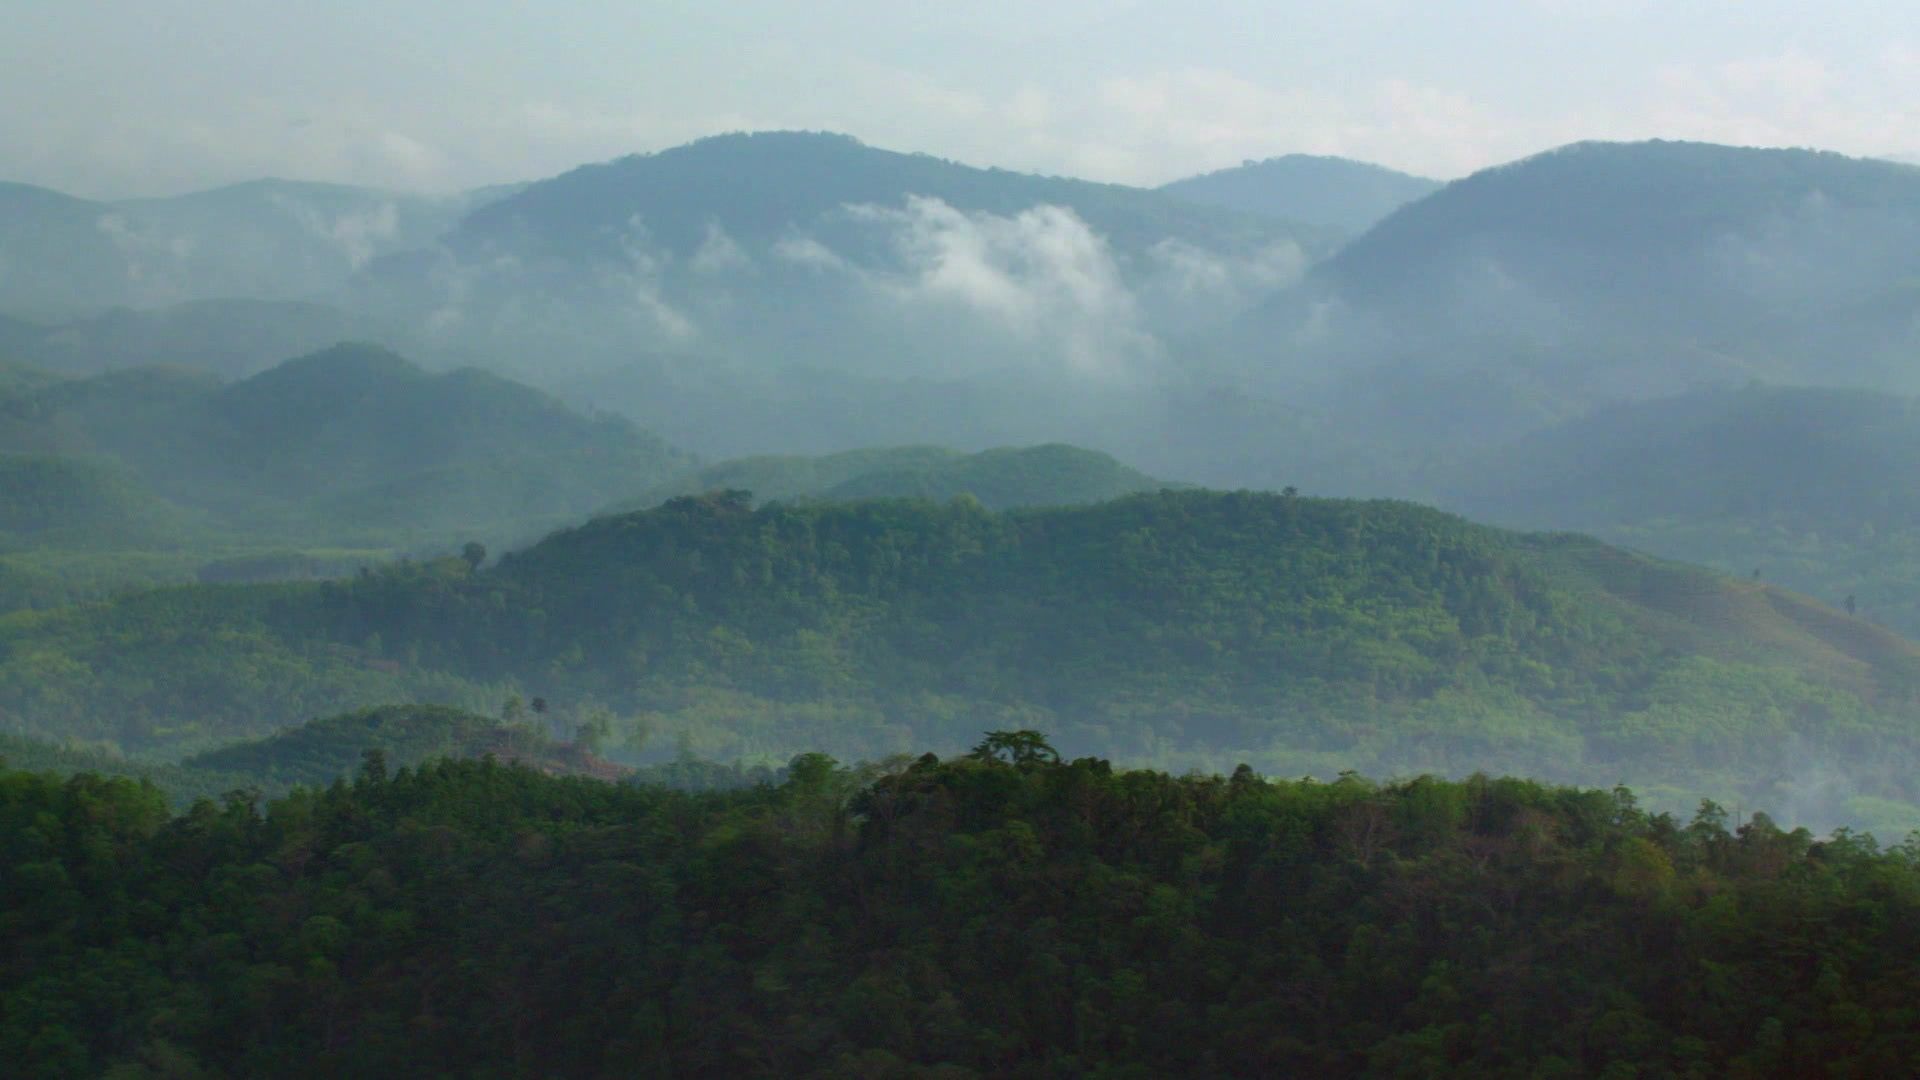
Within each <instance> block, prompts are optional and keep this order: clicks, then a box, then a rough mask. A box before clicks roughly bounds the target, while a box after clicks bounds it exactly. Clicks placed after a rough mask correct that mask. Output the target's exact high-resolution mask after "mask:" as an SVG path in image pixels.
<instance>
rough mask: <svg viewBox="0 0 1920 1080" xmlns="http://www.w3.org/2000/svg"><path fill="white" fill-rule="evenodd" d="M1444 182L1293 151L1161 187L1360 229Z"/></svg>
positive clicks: (1193, 197) (1192, 198)
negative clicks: (1281, 155)
mask: <svg viewBox="0 0 1920 1080" xmlns="http://www.w3.org/2000/svg"><path fill="white" fill-rule="evenodd" d="M1440 186H1441V183H1440V181H1438V180H1429V179H1428V178H1426V177H1424V176H1411V175H1408V174H1407V173H1403V172H1396V171H1395V170H1393V169H1388V168H1384V167H1382V166H1379V165H1371V164H1368V163H1367V162H1364V161H1353V160H1350V159H1347V158H1338V157H1319V156H1315V155H1312V154H1287V155H1285V156H1284V157H1276V158H1268V159H1266V160H1265V161H1248V162H1245V163H1242V164H1240V165H1237V166H1235V167H1233V168H1229V169H1218V170H1215V171H1213V172H1210V173H1204V174H1202V175H1200V176H1190V177H1187V178H1186V179H1184V180H1175V181H1174V182H1173V183H1171V184H1165V185H1162V186H1161V187H1160V189H1159V190H1161V191H1163V192H1165V193H1167V194H1169V195H1172V196H1174V197H1175V198H1177V199H1180V200H1182V201H1185V202H1190V203H1195V204H1197V205H1201V206H1217V207H1220V208H1221V209H1223V210H1237V211H1239V212H1241V213H1244V214H1259V215H1262V216H1264V217H1271V218H1278V219H1280V220H1284V221H1305V222H1311V223H1312V224H1315V225H1326V226H1330V227H1332V228H1337V229H1344V230H1346V231H1347V232H1350V233H1356V234H1357V233H1361V232H1365V231H1366V230H1367V229H1368V228H1371V227H1372V226H1373V225H1374V224H1375V223H1376V222H1378V221H1379V220H1380V219H1381V218H1384V217H1386V216H1387V215H1388V214H1391V213H1393V212H1394V211H1395V210H1397V209H1399V208H1400V207H1402V206H1405V205H1406V204H1408V203H1410V202H1413V201H1414V200H1416V199H1421V198H1424V197H1426V196H1427V195H1430V194H1432V193H1433V192H1434V191H1435V190H1437V189H1438V188H1439V187H1440Z"/></svg>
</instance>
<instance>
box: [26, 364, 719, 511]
mask: <svg viewBox="0 0 1920 1080" xmlns="http://www.w3.org/2000/svg"><path fill="white" fill-rule="evenodd" d="M0 449H5V450H10V451H13V452H15V453H32V454H38V455H62V456H75V455H101V456H106V457H110V458H113V459H117V460H118V461H120V462H121V463H122V464H123V465H124V466H125V467H126V468H127V469H129V470H131V471H133V472H134V473H135V474H136V475H138V476H139V477H140V479H141V480H142V481H144V483H145V484H146V485H147V486H148V487H149V488H151V489H152V490H153V491H154V492H156V493H158V494H159V495H161V496H162V497H164V498H166V499H169V500H171V501H173V502H176V503H179V504H181V505H184V506H190V507H195V508H199V509H201V510H204V511H207V512H211V513H215V514H217V515H221V516H222V519H223V524H224V525H225V527H227V528H229V529H237V530H240V531H242V532H245V533H249V534H254V535H256V536H258V535H282V536H293V537H296V538H298V539H301V540H303V541H304V542H305V543H307V544H310V545H312V544H319V545H323V546H324V545H326V544H328V543H338V542H342V540H343V538H349V537H350V538H355V539H356V540H357V541H358V542H365V541H366V540H368V539H373V540H375V541H377V540H378V539H379V538H380V536H381V535H382V534H383V533H385V534H386V535H388V536H390V537H391V536H396V535H399V536H407V537H422V536H438V537H439V539H440V540H441V541H442V542H445V541H446V540H448V539H454V538H457V535H458V534H459V533H460V532H461V531H462V530H470V531H472V532H474V533H475V534H480V533H485V534H488V535H489V536H490V537H491V538H494V539H506V538H509V537H507V535H506V533H507V532H512V533H514V535H518V531H520V530H525V529H530V528H537V527H539V526H540V525H543V524H545V523H547V522H549V521H553V520H561V519H565V518H568V517H577V516H579V515H583V514H585V513H587V512H589V511H591V510H592V509H594V508H595V507H597V506H601V505H604V504H605V503H606V502H607V501H609V500H610V499H611V498H613V497H615V496H618V495H620V494H624V493H627V492H631V491H633V490H636V489H639V488H644V487H645V486H647V485H649V484H652V483H656V482H658V481H659V480H660V479H661V478H662V477H664V476H666V475H669V474H670V473H672V472H673V471H676V470H678V469H680V468H682V467H684V465H685V464H687V462H686V461H685V459H684V458H683V457H681V456H680V455H678V454H676V453H675V452H674V451H672V450H671V449H669V448H668V447H666V446H665V445H664V444H662V443H661V442H659V440H657V439H654V438H652V437H650V436H648V435H646V434H644V433H642V432H640V431H639V430H637V429H636V428H634V427H633V426H632V425H631V424H629V423H627V422H626V421H623V420H619V419H616V418H612V417H608V416H604V415H603V416H595V417H589V416H584V415H581V414H580V413H577V412H575V411H573V410H571V409H568V408H567V407H566V406H564V405H562V404H561V403H560V402H558V401H556V400H555V399H553V398H551V397H549V396H547V395H545V394H542V393H540V392H539V391H536V390H533V389H531V388H529V387H526V386H523V385H520V384H518V383H514V382H511V381H509V380H507V379H504V378H501V377H499V376H495V375H489V374H486V373H484V372H480V371H475V370H470V369H468V370H460V371H454V372H449V373H445V374H432V373H429V372H426V371H424V370H422V369H421V368H419V367H416V366H414V365H413V364H411V363H409V362H407V361H406V360H404V359H402V358H400V357H399V356H396V355H394V354H393V353H390V352H387V351H386V350H383V349H379V348H375V347H371V346H355V345H343V346H338V347H335V348H331V349H327V350H324V351H321V352H318V353H314V354H311V355H309V356H304V357H300V358H297V359H294V360H290V361H287V362H285V363H283V364H280V365H278V366H276V367H274V368H273V369H271V370H269V371H265V372H262V373H260V374H258V375H255V376H253V377H251V378H248V379H244V380H241V381H238V382H234V383H229V384H222V383H220V382H218V381H217V380H215V379H212V378H209V377H206V376H200V375H195V374H191V373H185V372H179V371H169V370H165V369H152V370H145V369H142V370H130V371H123V372H114V373H109V374H106V375H102V376H98V377H95V378H91V379H76V380H66V381H61V382H56V383H53V384H51V385H48V386H45V387H42V388H39V389H37V390H27V391H23V392H21V393H19V394H16V395H15V396H14V397H12V398H10V399H8V400H7V401H6V402H4V404H0Z"/></svg>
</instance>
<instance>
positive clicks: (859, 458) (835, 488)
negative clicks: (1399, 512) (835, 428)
mask: <svg viewBox="0 0 1920 1080" xmlns="http://www.w3.org/2000/svg"><path fill="white" fill-rule="evenodd" d="M1180 486H1183V485H1179V484H1174V483H1170V482H1167V481H1162V480H1155V479H1154V478H1153V477H1150V476H1148V475H1146V474H1145V473H1142V472H1140V471H1139V470H1137V469H1132V468H1129V467H1127V466H1125V465H1123V464H1121V463H1120V462H1118V461H1115V460H1114V459H1113V458H1112V457H1111V456H1109V455H1107V454H1102V453H1099V452H1097V451H1093V450H1083V449H1081V448H1079V447H1077V446H1065V445H1060V444H1054V445H1050V446H1031V447H1002V448H999V449H995V450H986V451H982V452H980V453H978V454H964V453H961V452H960V451H957V450H948V449H946V448H944V447H938V446H902V447H891V448H884V449H872V450H851V451H847V452H845V453H840V454H828V455H824V456H821V457H797V456H788V457H751V458H738V459H735V460H731V461H721V462H716V463H714V464H712V465H708V466H705V467H702V468H699V469H696V470H693V471H690V472H688V473H686V474H684V475H681V476H678V477H675V478H674V479H673V480H672V481H670V482H669V483H667V484H664V485H661V486H660V487H657V488H655V489H653V490H651V491H649V492H647V493H646V494H644V495H641V496H640V497H638V498H635V499H630V500H626V501H624V502H621V503H618V504H616V505H615V506H613V507H610V508H609V510H610V512H628V511H633V510H643V509H647V508H649V507H653V506H658V505H659V504H660V503H662V502H665V501H666V500H668V499H671V498H674V497H676V496H681V495H699V494H703V493H706V492H712V491H729V490H732V491H746V492H750V493H751V494H752V495H753V496H754V497H755V498H756V499H757V500H759V501H761V502H771V501H775V500H782V501H784V500H791V499H825V500H838V501H847V500H857V499H871V498H880V497H908V498H922V499H931V500H934V501H936V502H945V501H946V500H948V499H951V498H954V497H955V496H959V495H969V496H972V497H974V498H976V499H979V500H980V502H981V503H982V504H983V505H985V506H987V507H989V508H991V509H996V510H1004V509H1007V508H1010V507H1020V506H1072V505H1076V504H1081V503H1096V502H1104V501H1106V500H1108V499H1115V498H1119V497H1120V496H1122V495H1133V494H1138V493H1140V492H1145V491H1158V490H1161V489H1163V488H1172V487H1180Z"/></svg>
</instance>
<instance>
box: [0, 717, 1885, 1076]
mask: <svg viewBox="0 0 1920 1080" xmlns="http://www.w3.org/2000/svg"><path fill="white" fill-rule="evenodd" d="M1726 821H1727V816H1726V814H1725V812H1724V811H1721V810H1719V809H1718V808H1716V807H1713V806H1711V805H1708V806H1705V807H1703V808H1702V811H1701V813H1700V814H1699V815H1698V816H1697V817H1695V818H1694V819H1693V821H1692V822H1691V823H1690V824H1683V823H1682V822H1680V821H1676V820H1674V819H1673V818H1671V817H1667V816H1664V815H1660V816H1649V815H1647V814H1645V813H1644V812H1642V811H1640V810H1638V809H1637V808H1636V807H1635V805H1634V803H1633V800H1632V797H1631V796H1630V795H1628V794H1627V793H1626V792H1625V791H1624V790H1621V791H1615V792H1613V793H1604V792H1597V791H1576V790H1568V789H1562V788H1552V787H1544V786H1542V785H1539V784H1537V783H1532V782H1528V781H1522V780H1506V779H1501V780H1494V779H1488V778H1486V777H1475V778H1473V779H1470V780H1468V781H1465V782H1461V783H1449V782H1444V781H1437V780H1433V779H1431V778H1421V779H1418V780H1413V781H1409V782H1406V783H1402V784H1395V785H1391V786H1386V787H1377V786H1375V785H1373V784H1370V783H1367V782H1364V781H1361V780H1359V779H1357V778H1346V779H1342V780H1341V781H1340V782H1338V783H1331V784H1323V783H1312V782H1292V781H1269V780H1264V779H1261V778H1260V777H1258V776H1256V775H1254V774H1253V773H1252V772H1251V771H1250V770H1246V769H1242V770H1239V771H1237V772H1235V773H1234V775H1233V777H1232V778H1231V779H1222V778H1220V777H1201V776H1191V777H1186V778H1173V777H1169V776H1166V775H1163V774H1158V773H1147V772H1116V771H1114V770H1112V769H1111V768H1109V767H1108V765H1107V763H1106V762H1104V761H1099V760H1093V759H1082V760H1078V761H1074V762H1072V763H1065V764H1062V763H1052V762H1044V761H1028V762H1025V763H1022V764H1014V765H1010V764H1005V763H1001V762H997V761H992V760H981V759H975V758H970V759H962V760H955V761H951V762H942V761H939V760H938V759H936V758H934V757H933V756H931V755H928V756H926V757H923V758H921V759H920V760H919V761H918V762H915V763H913V764H911V765H906V766H902V765H895V766H891V767H889V768H888V769H885V770H879V771H875V770H865V771H861V772H851V771H848V770H844V769H840V768H837V767H836V766H835V765H834V763H833V761H832V759H830V758H825V757H823V756H821V755H805V756H803V757H802V758H800V759H796V760H795V762H794V763H793V767H792V768H791V769H790V771H789V776H788V778H787V780H786V781H785V783H784V784H783V785H781V786H779V787H771V786H760V787H750V788H747V789H744V790H741V791H737V792H734V793H730V794H724V795H716V794H687V793H678V792H673V791H669V790H666V789H662V788H639V787H631V786H614V785H607V784H601V783H597V782H593V781H588V780H580V779H556V778H550V777H545V776H542V775H540V774H538V773H536V772H534V771H531V770H528V769H524V768H516V767H510V766H505V765H501V764H498V763H495V762H462V763H443V764H434V765H426V766H421V767H419V768H417V769H405V768H402V769H397V770H395V769H392V768H390V767H388V766H387V765H386V764H385V763H383V762H381V761H379V760H377V759H370V760H369V761H368V763H367V765H366V767H365V768H364V769H363V770H362V771H361V773H360V774H359V776H358V778H357V779H356V780H354V781H353V782H352V783H345V782H341V783H336V784H334V785H333V786H331V787H329V788H327V789H325V790H318V791H302V792H297V793H295V794H294V795H292V796H289V797H287V798H285V799H280V800H276V801H273V802H271V803H266V804H263V803H262V802H261V801H259V800H258V799H257V798H256V797H255V796H253V795H252V794H250V793H247V792H235V793H233V794H231V795H230V796H228V797H227V798H226V799H224V800H223V801H221V802H217V803H216V802H202V803H200V804H198V805H196V806H195V807H193V809H192V810H190V811H189V812H187V813H186V814H184V815H182V816H179V817H176V818H172V819H171V820H169V819H168V818H167V816H166V813H165V804H164V801H163V798H162V796H161V794H160V793H159V791H158V790H156V789H154V788H152V787H146V786H141V785H138V784H135V783H132V782H128V781H110V780H101V779H99V778H95V777H86V776H82V777H76V778H73V779H69V780H65V781H61V780H56V779H52V778H48V777H41V776H34V775H30V774H25V773H17V772H8V773H0V901H3V906H0V910H4V911H5V912H6V915H5V917H4V919H0V1055H4V1057H5V1060H6V1061H7V1062H8V1063H9V1070H10V1072H11V1073H12V1074H13V1075H20V1076H32V1077H42V1076H45V1077H61V1076H95V1075H103V1074H109V1073H110V1074H112V1075H127V1076H149V1075H199V1074H203V1073H210V1074H215V1075H276V1076H288V1075H301V1076H305V1075H311V1076H343V1075H354V1076H374V1075H379V1076H400V1075H463V1076H520V1075H540V1076H630V1075H728V1076H758V1075H779V1076H821V1077H826V1076H834V1077H841V1076H876V1077H879V1076H955V1077H958V1076H974V1075H992V1076H1016V1077H1019V1076H1032V1077H1041V1076H1078V1075H1097V1076H1136V1075H1137V1076H1215V1075H1234V1076H1261V1077H1267V1076H1288V1075H1311V1076H1348V1075H1390V1076H1402V1075H1404V1076H1422V1077H1435V1076H1461V1077H1466V1076H1473V1077H1482V1076H1490V1077H1539V1076H1626V1075H1651V1076H1672V1077H1686V1078H1701V1080H1705V1078H1708V1077H1716V1078H1717V1077H1763V1076H1796V1077H1797V1076H1813V1075H1832V1076H1896V1075H1907V1074H1911V1073H1912V1072H1913V1071H1914V1070H1915V1069H1916V1068H1920V1013H1916V1011H1915V1009H1914V1007H1913V1004H1912V1001H1913V997H1914V992H1915V989H1916V986H1915V982H1914V980H1915V973H1914V970H1913V965H1912V962H1911V957H1912V956H1913V955H1914V954H1915V951H1916V949H1917V948H1920V937H1916V934H1917V933H1920V931H1917V930H1916V927H1920V865H1916V860H1920V852H1916V851H1915V850H1914V849H1912V848H1911V846H1903V847H1900V848H1895V849H1891V850H1887V851H1880V850H1878V849H1877V847H1876V845H1875V844H1874V843H1873V842H1872V841H1871V839H1868V838H1863V837H1857V836H1852V835H1847V834H1836V835H1835V836H1834V837H1833V838H1832V839H1830V840H1827V841H1816V840H1814V839H1813V838H1812V837H1811V836H1809V835H1808V834H1807V833H1806V832H1805V831H1795V832H1790V833H1789V832H1782V831H1781V830H1779V829H1777V828H1775V827H1774V826H1773V825H1772V824H1771V823H1769V822H1767V821H1766V820H1765V819H1764V818H1759V817H1756V818H1754V819H1753V820H1752V821H1751V822H1749V823H1747V824H1744V825H1741V826H1740V827H1739V828H1738V829H1737V830H1733V831H1729V830H1728V828H1727V824H1726Z"/></svg>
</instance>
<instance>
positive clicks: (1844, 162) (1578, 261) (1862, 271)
mask: <svg viewBox="0 0 1920 1080" xmlns="http://www.w3.org/2000/svg"><path fill="white" fill-rule="evenodd" d="M1917 240H1920V169H1915V168H1912V167H1909V166H1903V165H1897V164H1893V163H1888V162H1882V161H1873V160H1865V159H1854V158H1847V157H1843V156H1841V155H1838V154H1827V153H1816V152H1812V151H1800V150H1754V149H1743V148H1735V147H1722V146H1709V145H1702V144H1691V143H1660V142H1654V143H1631V144H1609V143H1586V144H1579V145H1575V146H1570V147H1566V148H1563V149H1561V150H1557V151H1553V152H1550V153H1546V154H1541V155H1538V156H1536V157H1532V158H1528V159H1525V160H1523V161H1520V162H1516V163H1514V164H1512V165H1508V166H1502V167H1500V168H1496V169H1491V170H1487V171H1485V172H1481V173H1477V174H1475V175H1473V176H1470V177H1467V178H1466V179H1463V180H1460V181H1456V182H1454V183H1452V184H1449V185H1448V186H1446V187H1445V188H1442V189H1440V190H1439V191H1437V192H1435V193H1434V194H1433V195H1431V196H1429V197H1428V198H1426V199H1423V200H1421V201H1419V202H1416V203H1413V204H1411V205H1409V206H1407V207H1404V208H1402V209H1401V210H1400V211H1398V212H1396V213H1394V214H1393V215H1391V216H1390V217H1388V218H1387V219H1386V220H1385V221H1383V222H1381V223H1380V225H1378V226H1377V227H1375V228H1374V229H1372V230H1371V231H1369V232H1368V233H1367V234H1366V235H1365V236H1363V237H1360V238H1359V239H1357V240H1355V241H1354V242H1353V243H1352V244H1350V245H1349V246H1347V247H1346V248H1344V249H1343V250H1342V251H1341V252H1340V253H1339V254H1338V255H1337V256H1335V257H1334V258H1332V259H1330V260H1328V261H1327V262H1326V263H1324V264H1323V265H1321V266H1319V267H1317V268H1316V269H1315V270H1314V272H1313V274H1312V280H1311V281H1309V282H1308V283H1307V284H1306V285H1305V286H1304V287H1303V288H1302V289H1300V290H1298V291H1297V293H1296V295H1294V296H1292V297H1289V298H1284V299H1283V300H1282V301H1279V302H1276V303H1275V304H1274V305H1272V306H1270V307H1269V308H1268V309H1266V310H1265V311H1263V312H1262V313H1261V314H1260V315H1259V316H1257V317H1252V318H1250V319H1249V320H1248V321H1247V323H1245V324H1244V325H1243V327H1242V334H1243V336H1242V337H1240V338H1238V339H1237V340H1238V341H1239V343H1240V344H1242V345H1244V346H1245V347H1247V348H1249V349H1253V350H1255V351H1256V353H1257V354H1259V355H1262V356H1264V357H1266V358H1268V361H1269V363H1268V369H1269V370H1268V374H1269V375H1274V376H1277V377H1278V378H1279V379H1280V380H1281V381H1282V382H1287V381H1288V380H1291V382H1290V385H1293V386H1295V387H1296V388H1302V387H1306V386H1313V387H1314V388H1315V393H1316V394H1317V395H1318V399H1319V400H1321V401H1323V402H1326V403H1327V407H1329V408H1333V409H1336V410H1339V411H1342V412H1344V413H1347V414H1350V415H1351V416H1353V418H1354V422H1370V423H1376V424H1381V426H1382V430H1383V433H1384V434H1386V435H1389V436H1391V435H1394V434H1398V435H1400V436H1401V437H1402V440H1403V441H1405V440H1407V439H1413V440H1422V439H1424V440H1436V439H1437V440H1441V441H1460V440H1475V439H1477V440H1481V441H1498V440H1500V439H1502V438H1505V437H1510V436H1513V435H1517V434H1519V433H1521V432H1523V431H1525V430H1528V429H1530V428H1536V427H1543V426H1546V425H1548V424H1550V423H1552V422H1555V421H1557V420H1560V419H1566V418H1568V417H1570V416H1572V415H1577V414H1578V413H1580V412H1583V411H1585V410H1587V409H1589V408H1592V407H1595V406H1597V405H1601V404H1605V403H1607V402H1610V401H1618V400H1631V399H1635V398H1646V397H1656V396H1662V395H1667V394H1673V393H1679V392H1682V391H1684V390H1686V389H1688V388H1690V387H1692V386H1695V385H1699V384H1706V383H1734V384H1739V383H1744V382H1746V381H1748V380H1749V379H1753V378H1762V379H1769V380H1777V381H1786V382H1794V383H1802V384H1807V383H1816V384H1827V385H1849V386H1860V387H1868V388H1875V389H1882V390H1892V391H1904V392H1911V391H1912V390H1913V389H1915V376H1914V373H1913V369H1912V365H1911V363H1910V358H1911V355H1912V350H1913V348H1914V346H1915V343H1916V340H1920V339H1916V337H1915V325H1916V324H1915V323H1914V321H1913V320H1912V319H1911V318H1908V317H1906V316H1907V315H1908V314H1910V313H1911V312H1912V310H1913V309H1912V307H1911V305H1910V297H1909V292H1910V290H1909V287H1908V284H1907V283H1908V282H1909V281H1910V280H1911V279H1912V278H1913V277H1914V276H1915V275H1916V273H1920V255H1917V254H1916V252H1917V251H1920V245H1917V244H1916V241H1917ZM1889 304H1891V305H1892V308H1891V310H1887V308H1886V305H1889ZM1836 346H1843V347H1836ZM1416 403H1420V404H1418V405H1417V404H1416ZM1422 406H1423V407H1422ZM1423 413H1424V415H1422V414H1423ZM1389 416H1398V417H1401V418H1402V419H1403V420H1405V421H1411V423H1402V424H1400V425H1398V426H1397V429H1396V427H1395V426H1394V425H1391V424H1386V423H1384V421H1385V420H1386V419H1387V418H1388V417H1389Z"/></svg>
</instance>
